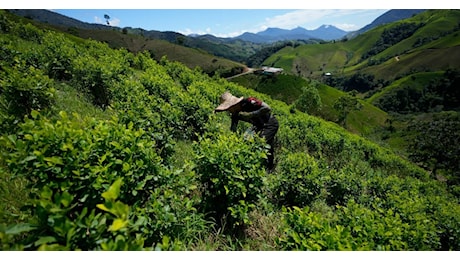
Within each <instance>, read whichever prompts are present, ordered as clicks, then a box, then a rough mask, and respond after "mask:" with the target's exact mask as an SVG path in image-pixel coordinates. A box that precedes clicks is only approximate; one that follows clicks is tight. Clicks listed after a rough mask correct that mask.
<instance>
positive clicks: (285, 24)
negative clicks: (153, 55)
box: [0, 0, 460, 37]
mask: <svg viewBox="0 0 460 260" xmlns="http://www.w3.org/2000/svg"><path fill="white" fill-rule="evenodd" d="M376 2H379V3H376ZM0 8H3V9H9V8H31V9H49V10H52V11H55V12H58V13H60V14H63V15H66V16H69V17H72V18H75V19H78V20H81V21H84V22H88V23H101V24H106V19H104V15H105V14H107V15H109V16H110V19H109V22H110V25H112V26H117V27H122V28H123V27H134V28H137V27H138V28H143V29H146V30H157V31H175V32H179V33H182V34H185V35H188V34H192V33H193V34H213V35H215V36H218V37H234V36H238V35H241V34H242V33H244V32H254V33H256V32H260V31H263V30H265V29H266V28H269V27H276V28H282V29H292V28H295V27H297V26H300V27H303V28H305V29H309V30H312V29H316V28H318V27H319V26H321V25H323V24H326V25H334V26H336V27H337V28H340V29H342V30H344V31H354V30H358V29H360V28H362V27H364V26H366V25H367V24H369V23H371V22H372V21H373V20H374V19H375V18H377V17H378V16H380V15H381V14H383V13H385V12H386V11H388V10H390V9H409V8H410V9H430V8H435V9H460V1H458V0H429V1H427V0H418V1H417V2H416V3H415V2H413V1H403V0H385V1H366V2H364V3H363V2H362V1H361V0H348V1H346V0H313V1H312V0H303V1H301V0H277V1H273V0H264V1H260V0H231V1H216V0H215V1H212V2H210V1H209V0H207V1H204V0H194V1H188V0H150V1H148V2H146V1H145V0H144V1H133V0H131V1H109V0H97V1H94V0H76V1H75V0H74V1H62V0H54V1H51V0H40V1H30V0H2V2H1V3H0Z"/></svg>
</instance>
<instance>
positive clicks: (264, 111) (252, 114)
mask: <svg viewBox="0 0 460 260" xmlns="http://www.w3.org/2000/svg"><path fill="white" fill-rule="evenodd" d="M241 107H242V110H241V112H248V114H249V115H248V116H247V117H241V116H240V115H239V113H234V114H232V125H231V127H230V129H231V130H232V131H236V128H237V126H238V122H239V120H243V121H246V122H249V123H251V124H253V125H254V126H255V128H256V131H261V130H262V129H263V127H264V124H265V123H267V122H268V120H269V119H270V113H271V110H272V109H271V108H270V106H269V105H268V104H266V103H265V102H262V101H260V100H258V99H256V98H253V97H249V98H245V99H243V100H241Z"/></svg>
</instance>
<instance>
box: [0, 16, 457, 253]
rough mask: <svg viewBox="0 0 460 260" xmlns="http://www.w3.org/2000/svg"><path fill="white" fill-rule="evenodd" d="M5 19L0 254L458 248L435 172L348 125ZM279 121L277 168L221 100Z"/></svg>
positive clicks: (452, 203) (180, 68) (195, 73)
mask: <svg viewBox="0 0 460 260" xmlns="http://www.w3.org/2000/svg"><path fill="white" fill-rule="evenodd" d="M13 19H14V18H13V17H10V16H9V14H7V13H5V12H0V31H1V34H0V43H1V44H0V57H2V58H1V59H0V84H1V89H0V125H1V130H0V131H1V132H0V134H1V135H0V156H1V157H0V200H1V203H0V209H1V211H0V241H1V243H0V248H1V249H2V250H460V206H459V204H458V201H457V199H456V198H455V197H454V196H452V195H451V194H449V193H448V192H447V190H446V187H445V186H444V184H443V183H441V182H439V181H437V180H435V178H434V177H433V176H430V173H429V172H426V171H424V170H422V169H421V168H419V167H417V166H416V165H414V164H412V163H410V162H408V161H406V160H404V159H403V158H400V157H399V156H397V155H395V154H393V153H392V152H391V151H389V150H387V149H384V148H382V147H380V146H378V145H376V144H374V143H372V142H370V141H368V140H366V139H364V138H362V137H359V136H356V135H352V134H350V133H348V132H346V131H345V130H343V128H341V127H339V126H337V125H336V124H333V123H330V122H326V121H324V120H322V119H319V118H317V117H313V116H310V115H307V114H305V113H302V112H299V111H295V110H293V109H291V107H290V106H288V105H286V104H285V103H283V102H280V101H277V100H273V99H271V98H270V97H268V96H266V95H263V94H260V93H257V92H255V91H253V90H249V89H246V88H244V87H242V86H240V85H237V84H235V83H231V82H228V81H226V80H224V79H221V78H218V77H214V78H211V77H209V76H207V75H206V74H204V73H202V71H201V70H200V69H199V68H197V69H195V70H191V69H189V68H187V67H185V66H184V65H183V64H181V63H177V62H171V61H168V60H167V57H164V58H163V59H162V60H161V61H160V62H156V61H154V60H153V59H151V57H150V54H149V53H148V52H145V53H137V54H133V53H130V52H128V51H126V50H124V49H120V50H115V49H111V48H109V47H108V46H107V45H106V44H104V43H100V42H97V41H93V40H82V39H80V38H76V37H74V36H69V35H65V34H61V33H56V32H53V31H47V30H43V29H39V28H37V27H35V26H33V25H31V24H26V23H23V22H21V21H19V20H13ZM226 90H229V91H230V92H231V93H232V94H234V95H235V96H257V97H259V98H261V99H263V100H264V101H265V102H267V103H268V104H270V106H271V107H272V108H273V110H274V112H275V114H276V116H277V118H278V120H279V122H280V129H279V132H278V135H277V140H276V146H275V151H276V163H277V165H276V168H275V170H274V172H272V173H267V172H266V171H265V170H264V168H263V163H264V160H265V158H266V156H267V147H266V144H265V142H264V140H263V139H260V138H258V137H257V136H255V137H252V138H245V137H244V135H243V132H244V130H245V128H247V127H248V126H245V125H242V124H240V128H239V129H238V130H239V131H238V132H237V133H233V132H231V131H230V129H229V126H230V119H229V117H228V116H227V115H225V114H216V113H213V110H214V108H215V107H216V106H217V105H218V103H219V96H220V95H221V94H222V93H223V92H224V91H226Z"/></svg>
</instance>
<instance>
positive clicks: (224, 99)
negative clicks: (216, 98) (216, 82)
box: [215, 91, 244, 111]
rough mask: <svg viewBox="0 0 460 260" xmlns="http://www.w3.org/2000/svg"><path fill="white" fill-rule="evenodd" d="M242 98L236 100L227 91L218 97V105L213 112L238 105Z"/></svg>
mask: <svg viewBox="0 0 460 260" xmlns="http://www.w3.org/2000/svg"><path fill="white" fill-rule="evenodd" d="M243 98H244V97H240V98H237V97H235V96H233V95H232V94H230V92H228V91H227V92H225V93H224V94H222V95H221V96H220V105H219V106H218V107H216V109H215V111H225V110H227V109H229V108H231V107H232V106H234V105H236V104H238V103H239V102H240V101H241V100H243Z"/></svg>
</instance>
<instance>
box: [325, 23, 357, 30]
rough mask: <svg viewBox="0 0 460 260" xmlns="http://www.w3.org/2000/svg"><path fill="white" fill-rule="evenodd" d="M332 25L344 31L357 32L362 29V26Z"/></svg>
mask: <svg viewBox="0 0 460 260" xmlns="http://www.w3.org/2000/svg"><path fill="white" fill-rule="evenodd" d="M332 25H334V26H335V27H337V28H339V29H341V30H344V31H356V30H359V29H361V28H362V27H361V26H357V25H356V24H349V23H341V24H332Z"/></svg>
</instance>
